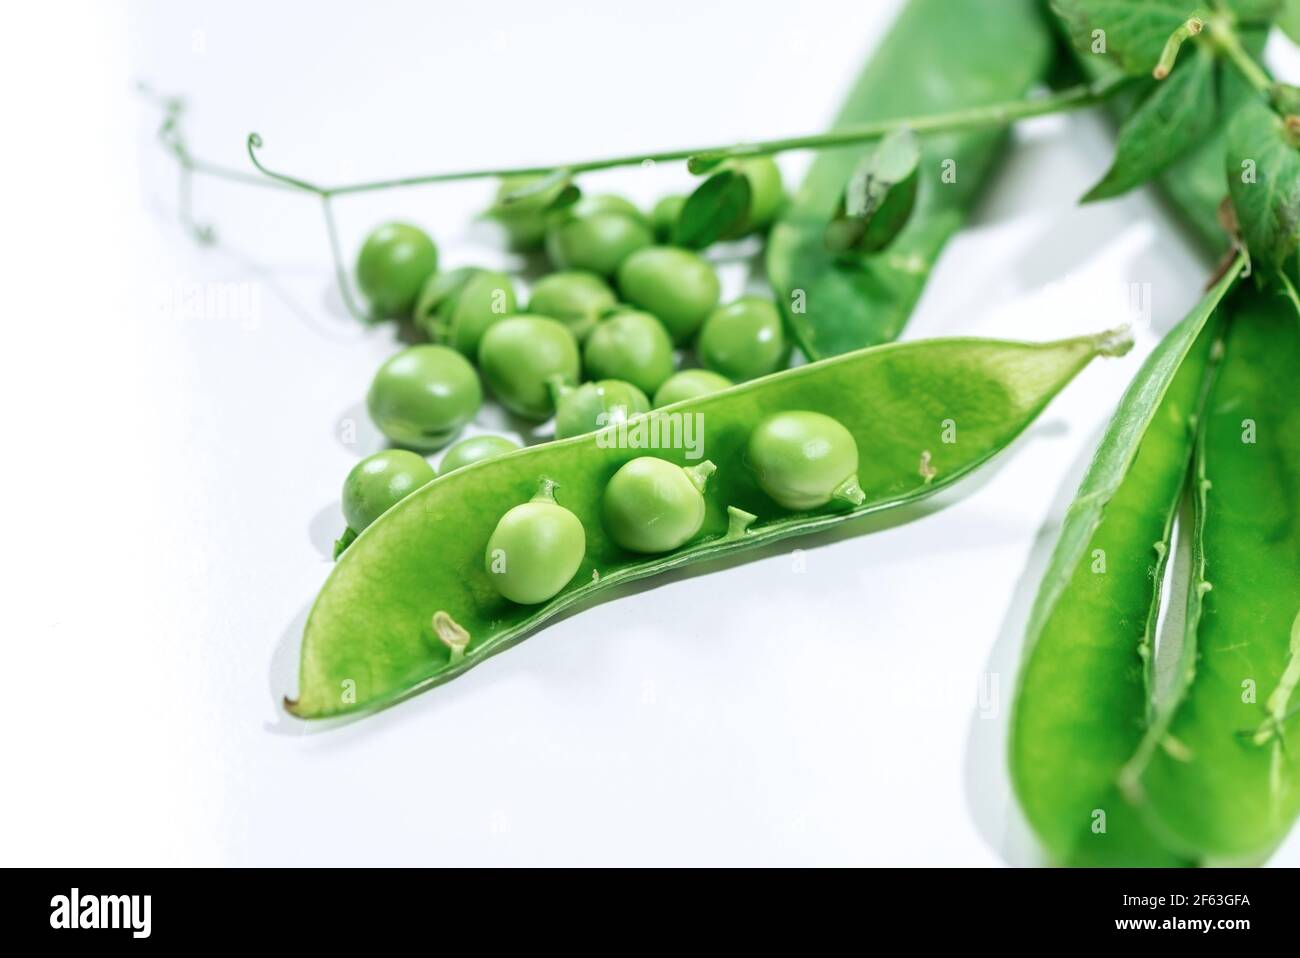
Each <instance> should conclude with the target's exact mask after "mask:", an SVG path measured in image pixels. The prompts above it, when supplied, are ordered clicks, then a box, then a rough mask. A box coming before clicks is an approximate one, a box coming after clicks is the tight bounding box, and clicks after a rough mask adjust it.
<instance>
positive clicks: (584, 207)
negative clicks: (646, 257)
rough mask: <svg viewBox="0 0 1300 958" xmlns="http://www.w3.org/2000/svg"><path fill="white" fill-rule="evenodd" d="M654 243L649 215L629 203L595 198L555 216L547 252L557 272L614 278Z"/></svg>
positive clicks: (551, 225) (603, 197)
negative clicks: (575, 271)
mask: <svg viewBox="0 0 1300 958" xmlns="http://www.w3.org/2000/svg"><path fill="white" fill-rule="evenodd" d="M653 241H654V237H653V235H652V234H651V231H650V224H649V223H648V222H647V220H646V218H645V216H644V215H642V213H641V211H640V210H638V209H637V208H636V207H635V206H633V205H632V204H630V203H628V202H627V200H624V199H622V198H621V197H617V196H592V197H584V198H583V199H581V200H579V201H578V202H577V203H575V204H574V205H573V206H572V207H571V208H569V209H567V210H563V211H561V212H559V213H558V214H553V215H552V217H551V221H550V225H549V226H548V227H547V230H546V253H547V255H548V256H549V257H550V258H551V262H552V263H554V264H555V266H556V268H557V269H584V270H589V271H590V272H593V273H599V274H600V275H601V276H613V275H614V273H615V272H617V271H618V268H619V266H620V265H621V264H622V262H623V261H624V260H625V259H627V258H628V257H629V256H630V255H631V254H632V253H634V252H636V251H637V250H639V249H641V248H642V247H645V246H649V245H650V244H651V243H652V242H653Z"/></svg>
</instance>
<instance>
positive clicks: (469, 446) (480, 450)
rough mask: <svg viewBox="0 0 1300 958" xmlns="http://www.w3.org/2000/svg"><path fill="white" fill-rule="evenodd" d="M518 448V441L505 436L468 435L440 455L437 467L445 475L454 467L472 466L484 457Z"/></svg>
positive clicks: (503, 453)
mask: <svg viewBox="0 0 1300 958" xmlns="http://www.w3.org/2000/svg"><path fill="white" fill-rule="evenodd" d="M520 448H522V447H521V446H520V445H519V443H517V442H515V441H514V440H513V439H507V438H506V437H505V436H490V435H483V436H470V437H469V438H468V439H462V440H461V441H460V442H458V443H456V444H455V445H454V446H452V447H451V448H450V449H448V450H447V452H446V453H445V454H444V455H443V457H442V462H440V463H439V464H438V468H439V469H441V470H442V474H443V475H444V476H445V475H446V474H447V473H449V472H453V471H455V470H456V469H462V468H464V467H465V466H472V465H473V464H474V463H476V462H482V461H483V460H484V459H493V458H495V457H496V456H504V455H505V454H506V453H508V452H514V451H515V450H516V449H520Z"/></svg>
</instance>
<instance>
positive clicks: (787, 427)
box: [748, 410, 863, 512]
mask: <svg viewBox="0 0 1300 958" xmlns="http://www.w3.org/2000/svg"><path fill="white" fill-rule="evenodd" d="M748 460H749V465H750V468H752V469H753V470H754V471H755V472H756V473H757V475H758V484H759V486H761V487H762V489H763V491H764V492H766V493H767V494H768V495H769V496H771V497H772V498H773V500H775V501H776V502H777V503H778V504H780V505H782V506H784V507H785V508H787V509H794V510H796V511H799V512H803V511H807V510H809V509H818V508H820V507H822V506H824V505H826V504H827V503H829V502H830V501H831V500H832V499H839V500H841V501H843V502H847V503H849V504H851V505H854V506H856V505H860V504H861V503H862V501H863V493H862V489H861V488H860V487H859V485H858V444H857V442H855V441H854V439H853V433H851V432H849V431H848V430H847V429H845V428H844V425H843V423H841V422H839V421H838V420H836V419H832V418H831V417H830V416H827V415H825V414H823V413H819V412H810V411H808V410H792V411H789V412H780V413H777V414H776V415H773V416H768V417H767V418H766V419H764V420H763V421H762V422H761V423H759V424H758V426H757V427H755V429H754V431H753V433H751V434H750V437H749V446H748Z"/></svg>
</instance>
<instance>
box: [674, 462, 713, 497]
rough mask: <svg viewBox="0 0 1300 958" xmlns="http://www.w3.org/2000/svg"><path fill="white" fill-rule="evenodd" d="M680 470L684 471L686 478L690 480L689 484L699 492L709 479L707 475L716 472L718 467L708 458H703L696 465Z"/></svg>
mask: <svg viewBox="0 0 1300 958" xmlns="http://www.w3.org/2000/svg"><path fill="white" fill-rule="evenodd" d="M682 471H683V472H684V473H686V478H688V479H690V480H691V485H693V486H694V487H695V488H696V489H698V490H699V491H700V492H703V491H704V487H705V485H706V484H707V483H708V481H709V476H711V475H713V474H714V473H715V472H717V471H718V467H717V466H715V465H714V464H713V463H712V462H711V461H710V460H708V459H705V460H704V461H703V462H701V463H699V464H698V465H694V466H691V467H690V468H683V469H682Z"/></svg>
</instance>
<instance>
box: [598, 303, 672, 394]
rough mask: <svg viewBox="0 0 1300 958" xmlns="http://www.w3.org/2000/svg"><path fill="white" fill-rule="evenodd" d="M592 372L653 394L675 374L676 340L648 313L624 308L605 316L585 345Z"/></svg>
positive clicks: (599, 377) (601, 377)
mask: <svg viewBox="0 0 1300 958" xmlns="http://www.w3.org/2000/svg"><path fill="white" fill-rule="evenodd" d="M582 356H583V360H584V361H585V363H586V366H587V372H588V374H589V375H591V376H594V377H596V378H598V379H621V380H623V381H624V382H629V383H631V384H632V385H634V386H636V388H637V389H640V390H641V391H642V392H643V393H646V394H650V393H653V392H654V391H655V390H657V389H658V388H659V387H660V386H662V385H663V383H664V381H665V380H666V379H667V378H668V377H669V376H671V375H672V374H673V344H672V340H671V339H669V337H668V333H667V331H666V330H665V329H664V327H663V324H662V323H660V322H659V320H657V319H655V318H654V317H653V316H651V315H650V314H649V313H643V312H639V311H637V310H624V311H622V312H618V313H614V314H612V315H610V316H607V317H606V318H605V319H602V320H601V321H600V323H599V324H597V326H596V328H595V329H594V330H592V333H591V335H590V336H588V337H587V342H586V344H585V345H584V346H583V351H582Z"/></svg>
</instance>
